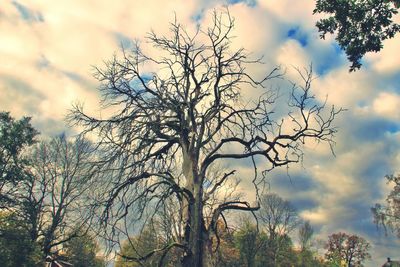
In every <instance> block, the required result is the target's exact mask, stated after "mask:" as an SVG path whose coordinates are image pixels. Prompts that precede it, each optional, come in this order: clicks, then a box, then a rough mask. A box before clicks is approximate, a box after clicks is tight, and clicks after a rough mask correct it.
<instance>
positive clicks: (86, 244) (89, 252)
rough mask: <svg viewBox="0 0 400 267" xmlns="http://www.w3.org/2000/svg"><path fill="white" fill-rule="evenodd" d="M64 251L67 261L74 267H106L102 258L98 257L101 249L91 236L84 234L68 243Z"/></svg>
mask: <svg viewBox="0 0 400 267" xmlns="http://www.w3.org/2000/svg"><path fill="white" fill-rule="evenodd" d="M63 250H64V251H65V257H66V260H67V261H68V262H69V263H71V264H72V265H73V266H74V267H105V266H106V265H105V262H104V260H103V259H102V258H101V257H98V256H96V254H97V253H98V252H99V250H100V248H99V246H98V244H97V242H96V240H95V238H94V237H92V236H91V235H90V234H83V235H79V236H78V237H75V238H73V239H71V240H69V241H67V242H66V243H65V244H64V246H63Z"/></svg>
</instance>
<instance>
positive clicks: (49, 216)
mask: <svg viewBox="0 0 400 267" xmlns="http://www.w3.org/2000/svg"><path fill="white" fill-rule="evenodd" d="M93 157H94V154H92V153H91V145H90V143H89V142H88V141H86V140H83V139H76V140H74V141H69V140H67V138H66V137H65V136H64V135H62V136H59V137H55V138H52V139H51V140H50V141H43V142H40V143H39V144H38V145H37V146H36V147H34V148H33V149H32V151H31V153H30V154H29V158H30V162H31V163H30V166H29V168H27V169H26V170H25V172H26V173H27V177H26V179H25V180H24V181H23V182H21V184H20V188H19V190H18V193H17V195H18V201H17V202H16V203H17V204H16V205H17V212H18V214H19V216H20V217H21V218H22V219H23V220H24V221H25V222H26V225H27V227H28V231H29V233H30V236H31V239H32V241H34V242H37V243H38V244H39V245H40V247H41V249H42V251H43V254H44V255H45V256H46V255H49V254H50V252H51V251H52V249H53V248H54V249H55V250H57V247H58V246H60V245H62V244H63V243H65V242H67V241H69V240H70V239H72V238H74V237H76V236H79V235H80V234H79V232H81V231H82V232H84V231H85V230H84V229H86V228H87V226H88V223H90V220H89V218H90V217H88V215H90V214H89V213H88V212H89V211H90V209H88V208H87V207H85V205H86V203H84V202H85V201H84V199H85V192H87V191H88V190H89V188H90V185H91V182H92V179H93V175H94V171H93V165H92V164H91V163H90V161H91V159H93Z"/></svg>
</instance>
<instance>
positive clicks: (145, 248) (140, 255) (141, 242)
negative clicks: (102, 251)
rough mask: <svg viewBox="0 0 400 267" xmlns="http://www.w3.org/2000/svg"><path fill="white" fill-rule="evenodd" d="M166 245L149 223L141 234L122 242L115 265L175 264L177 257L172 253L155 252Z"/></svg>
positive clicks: (152, 266) (118, 266) (154, 266)
mask: <svg viewBox="0 0 400 267" xmlns="http://www.w3.org/2000/svg"><path fill="white" fill-rule="evenodd" d="M165 245H166V244H165V243H164V241H163V240H162V239H161V238H160V237H159V236H158V233H157V231H156V229H155V228H154V227H153V226H152V225H151V224H149V225H148V226H147V227H146V228H144V229H143V230H142V231H141V232H140V234H139V235H137V236H135V237H131V238H129V239H127V240H125V241H124V242H123V243H122V246H121V251H120V252H119V253H118V254H119V255H118V257H117V260H116V263H115V267H137V266H144V267H156V266H159V263H160V262H162V264H163V265H162V266H174V265H175V263H176V262H175V261H176V259H174V258H173V257H172V256H171V255H169V257H167V256H166V255H164V254H163V253H161V252H162V251H158V252H154V251H155V250H157V249H158V248H160V247H163V246H165Z"/></svg>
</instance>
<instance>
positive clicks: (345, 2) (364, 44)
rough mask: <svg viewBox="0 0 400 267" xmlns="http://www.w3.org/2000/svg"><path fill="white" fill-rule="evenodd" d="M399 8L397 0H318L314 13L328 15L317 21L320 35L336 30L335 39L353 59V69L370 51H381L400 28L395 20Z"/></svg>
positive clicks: (350, 58)
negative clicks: (393, 18) (387, 40)
mask: <svg viewBox="0 0 400 267" xmlns="http://www.w3.org/2000/svg"><path fill="white" fill-rule="evenodd" d="M398 7H399V1H398V0H396V1H383V0H356V1H354V0H317V3H316V7H315V9H314V13H322V14H326V15H328V17H326V18H323V19H321V20H319V21H318V22H317V27H318V30H319V32H320V33H321V38H325V36H326V34H327V33H330V34H333V33H336V37H335V39H336V41H337V42H338V44H339V46H340V47H341V48H342V49H343V50H344V51H345V52H346V55H347V58H348V59H349V61H350V62H351V66H350V71H354V70H356V69H359V68H360V67H361V62H360V61H361V58H362V57H363V56H364V55H365V54H366V53H367V52H378V51H380V50H381V49H382V47H383V44H382V42H383V41H384V40H386V39H389V38H393V37H394V36H395V34H396V33H398V32H399V31H400V25H399V24H397V23H394V22H393V20H392V17H393V16H394V15H395V14H397V12H398Z"/></svg>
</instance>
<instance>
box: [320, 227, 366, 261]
mask: <svg viewBox="0 0 400 267" xmlns="http://www.w3.org/2000/svg"><path fill="white" fill-rule="evenodd" d="M325 247H326V249H327V252H326V254H325V257H326V259H327V260H328V261H330V262H333V263H339V264H340V263H341V262H344V263H345V264H346V266H347V267H352V266H360V267H361V266H364V265H363V262H364V261H365V260H367V259H370V258H371V255H370V254H369V252H368V250H369V249H370V245H369V243H368V242H367V241H366V240H365V239H364V238H362V237H360V236H357V235H348V234H346V233H342V232H339V233H335V234H332V235H330V236H329V239H328V242H327V243H326V245H325Z"/></svg>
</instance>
